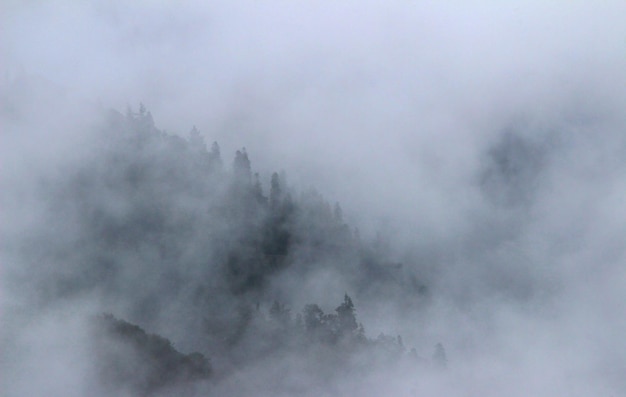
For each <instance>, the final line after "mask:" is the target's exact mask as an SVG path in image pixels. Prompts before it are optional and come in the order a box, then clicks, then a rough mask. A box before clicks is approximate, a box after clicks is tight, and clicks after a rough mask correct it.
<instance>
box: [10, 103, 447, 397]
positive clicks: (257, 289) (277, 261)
mask: <svg viewBox="0 0 626 397" xmlns="http://www.w3.org/2000/svg"><path fill="white" fill-rule="evenodd" d="M95 142H96V143H95V145H94V146H93V147H92V148H86V149H85V151H86V153H87V156H86V157H88V158H89V160H88V161H84V162H81V163H80V164H78V165H76V164H72V165H71V166H70V167H67V169H65V170H63V172H61V173H60V175H58V174H54V176H53V177H48V178H47V179H45V180H44V181H43V182H42V184H41V185H40V189H41V190H42V194H44V195H46V196H47V197H48V199H47V200H46V208H45V213H46V216H47V217H48V219H49V227H48V228H47V229H45V230H42V231H39V232H38V233H34V234H33V235H32V236H30V237H29V238H28V239H26V240H25V241H26V242H27V244H25V245H24V247H23V251H22V252H21V254H22V255H24V256H25V257H26V258H27V259H28V260H29V262H31V263H34V264H40V265H39V269H40V270H41V274H39V276H38V277H35V278H33V280H31V281H30V282H31V284H32V287H33V288H34V290H36V291H38V299H39V300H40V301H41V302H46V301H48V300H51V299H72V298H73V297H77V296H84V295H89V294H92V295H94V294H95V295H97V296H98V297H99V299H101V300H102V301H103V302H105V306H106V305H108V306H110V307H113V308H119V309H120V310H119V311H115V310H113V312H114V313H115V315H116V316H118V315H119V316H120V317H121V318H123V319H124V320H122V319H119V320H118V319H116V318H114V317H112V316H110V315H107V316H104V317H102V316H101V318H100V320H99V322H97V323H98V324H100V325H99V327H100V328H102V329H105V330H107V331H106V332H105V334H106V335H109V339H111V338H112V339H113V340H116V341H117V342H116V343H118V344H119V343H122V344H126V345H127V346H133V349H132V350H133V351H135V352H136V354H135V356H136V357H139V359H138V364H137V365H138V366H139V367H145V368H144V371H143V372H140V373H138V374H136V376H133V375H129V373H126V372H128V371H130V374H132V373H133V372H132V371H133V370H134V369H132V368H131V366H128V365H126V366H125V365H122V364H120V363H122V362H123V360H122V359H121V358H120V357H118V356H115V355H111V354H104V353H102V352H103V351H106V349H104V350H102V349H101V350H100V356H99V357H100V360H101V361H102V362H103V365H104V366H105V367H107V368H109V370H108V371H105V372H106V375H105V376H104V378H106V379H113V378H114V379H115V382H113V383H122V384H124V385H125V387H130V388H131V389H132V390H134V392H137V393H139V394H142V393H151V392H152V391H155V390H165V389H167V388H168V387H173V386H174V385H176V384H178V383H181V382H182V383H190V382H191V383H193V381H199V380H202V381H205V380H207V379H208V380H209V383H211V382H212V383H215V382H218V380H220V379H228V378H229V377H230V376H232V374H234V373H237V372H238V371H242V368H248V367H250V366H254V365H257V363H263V362H264V360H267V359H268V357H271V358H272V360H275V359H276V357H281V359H284V357H291V358H293V357H295V356H300V357H312V360H313V361H315V362H317V361H320V362H323V363H326V364H327V366H328V368H333V369H335V370H337V371H335V372H339V373H341V372H342V371H354V370H356V371H365V368H367V367H370V366H371V365H372V364H373V363H374V362H384V363H396V364H394V365H397V362H398V361H401V362H402V363H405V362H406V363H409V362H410V363H412V364H410V365H414V366H415V368H416V371H418V370H419V368H420V363H421V367H424V366H426V367H432V366H433V365H435V366H440V367H443V366H445V361H446V359H445V353H444V352H443V347H442V346H439V347H438V348H437V351H436V354H435V356H433V359H432V360H426V359H423V358H420V357H419V356H418V354H417V352H416V351H415V349H407V348H405V346H404V344H403V341H402V338H401V337H400V336H397V337H393V336H388V335H384V334H381V335H379V337H378V338H375V339H371V338H369V337H367V336H366V332H365V327H364V326H363V325H362V324H360V323H359V322H358V321H357V318H356V308H355V304H354V303H353V300H352V298H351V295H352V296H356V297H357V299H358V298H359V297H360V296H365V295H367V294H372V293H374V294H375V293H376V292H377V291H378V290H380V289H391V290H396V291H398V293H399V294H402V295H403V296H404V299H406V301H407V302H412V303H411V304H416V305H419V304H420V302H422V303H423V302H425V301H426V300H427V299H428V291H427V288H426V286H425V285H423V284H422V283H420V282H419V280H418V278H417V277H416V276H415V275H414V274H409V273H403V271H404V270H403V269H402V266H401V264H397V263H393V262H390V261H389V260H388V259H387V258H386V257H385V252H384V250H382V249H380V248H379V247H377V245H376V244H375V243H367V242H364V241H362V240H361V237H360V236H359V234H358V231H356V229H354V228H351V227H350V226H349V225H348V224H347V223H346V222H345V221H344V219H343V214H342V209H341V207H340V205H339V204H338V203H336V204H334V206H333V205H331V204H330V203H329V202H327V201H326V200H325V199H324V198H323V197H322V196H321V195H320V194H319V193H317V192H316V191H314V190H310V191H306V192H297V191H295V190H293V189H292V188H290V186H289V185H288V184H287V182H286V176H285V174H284V173H280V174H279V173H276V172H274V173H272V175H271V178H270V181H269V184H268V185H269V188H268V189H266V188H264V184H263V182H262V180H261V177H260V176H259V174H258V173H255V172H253V170H252V167H251V161H250V158H249V155H248V153H247V151H246V149H245V148H243V149H240V150H237V151H236V153H235V157H234V160H233V162H232V169H231V170H228V167H227V165H226V164H225V162H224V160H223V159H222V154H221V150H220V147H219V145H218V144H217V143H216V142H215V143H213V144H212V145H211V146H210V147H209V146H208V145H207V144H206V142H205V141H204V138H203V137H202V135H201V133H200V131H198V129H197V128H195V127H193V128H192V130H191V132H190V133H189V137H188V138H187V139H184V138H181V137H179V136H176V135H171V134H168V133H166V132H164V131H161V130H159V129H158V128H156V127H155V125H154V121H153V118H152V115H151V113H150V112H149V111H148V110H147V109H146V108H145V107H144V106H143V105H141V106H140V108H139V110H138V112H134V111H132V110H130V109H129V110H128V111H127V113H126V115H123V114H121V113H119V112H117V111H113V110H111V111H109V112H108V114H107V116H106V117H105V120H104V122H103V123H102V124H101V125H100V126H99V127H98V128H97V132H96V134H95ZM265 190H268V192H267V193H265ZM32 247H37V248H36V249H32ZM35 266H37V265H35ZM320 271H324V272H326V274H327V275H329V276H330V277H332V278H333V279H335V284H333V285H341V286H343V289H344V290H345V291H350V293H348V292H346V293H345V294H344V298H343V301H342V302H341V303H340V304H339V306H337V307H336V308H335V309H334V312H330V313H325V312H324V310H323V309H322V308H321V306H319V305H318V304H316V303H307V304H305V305H304V307H303V309H302V311H301V312H298V313H295V310H297V309H296V307H295V306H294V303H293V302H290V301H289V299H290V297H291V294H292V292H290V291H292V290H293V288H295V289H298V288H300V286H301V285H304V284H305V283H306V282H307V280H309V279H311V278H312V277H311V275H314V274H317V273H316V272H320ZM365 280H368V282H364V281H365ZM328 288H330V286H329V287H328ZM328 288H327V293H328V292H329V291H328ZM332 293H335V294H336V293H339V291H332ZM317 298H318V297H314V296H311V297H308V299H310V300H309V302H311V301H314V299H317ZM294 313H295V315H294ZM103 319H104V320H103ZM127 320H128V321H130V322H127ZM133 323H135V324H141V325H142V327H145V329H149V330H151V332H152V330H155V331H156V332H157V333H158V334H163V335H168V337H171V338H173V339H174V340H176V341H177V345H180V346H181V349H180V351H195V352H198V353H192V354H190V355H185V354H183V353H180V352H179V351H177V349H174V348H173V347H172V344H171V342H169V340H167V339H164V338H162V337H161V336H158V335H157V334H147V333H146V332H145V331H144V330H143V329H144V328H140V327H139V326H137V325H134V324H133ZM155 352H157V353H155ZM401 358H402V359H401ZM116 363H117V364H116ZM402 365H404V364H402ZM322 367H324V366H322ZM322 367H317V366H316V368H318V369H319V368H322ZM111 368H112V369H111ZM338 369H340V370H338ZM321 373H324V371H323V370H322V371H321V372H320V374H321ZM111 374H113V375H111Z"/></svg>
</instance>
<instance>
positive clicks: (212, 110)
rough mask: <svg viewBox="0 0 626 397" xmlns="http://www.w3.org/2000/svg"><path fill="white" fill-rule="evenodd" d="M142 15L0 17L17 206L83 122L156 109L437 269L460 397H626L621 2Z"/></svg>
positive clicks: (360, 4)
mask: <svg viewBox="0 0 626 397" xmlns="http://www.w3.org/2000/svg"><path fill="white" fill-rule="evenodd" d="M128 3H129V2H125V1H85V2H77V1H48V2H44V1H7V0H5V1H3V3H2V6H0V8H1V9H2V11H1V12H0V46H1V47H0V50H1V59H2V61H1V62H0V69H1V70H2V87H3V89H2V91H4V93H3V94H0V95H2V96H3V98H2V99H3V102H4V103H5V104H6V103H11V104H13V103H17V104H18V105H17V106H18V107H19V108H20V109H22V110H23V111H24V114H23V115H22V116H21V117H20V118H17V119H15V118H11V117H9V116H7V114H6V112H5V113H3V115H2V117H3V118H2V123H3V124H4V127H2V132H0V145H1V146H2V148H1V149H0V155H2V156H3V157H4V158H5V160H4V161H3V163H4V164H3V167H2V168H3V169H2V170H1V171H0V176H1V177H2V181H3V189H5V193H6V191H15V192H17V191H18V188H19V187H20V186H21V184H20V182H19V181H20V180H22V179H28V177H29V176H30V175H31V172H32V169H31V168H32V167H30V166H29V164H28V162H30V161H35V160H38V161H39V163H41V164H46V165H47V166H49V165H53V164H54V162H55V161H61V160H62V159H63V158H64V157H66V156H67V155H68V154H71V153H72V150H71V149H72V146H73V145H78V144H81V140H80V131H81V126H83V125H88V124H89V123H90V121H91V118H90V117H91V113H90V112H89V111H85V113H81V112H82V109H83V108H82V107H80V106H78V105H76V104H77V103H82V102H85V103H93V104H99V105H101V106H103V107H104V108H109V107H112V108H116V109H118V110H120V111H124V110H125V108H126V107H127V106H128V105H131V106H134V107H136V106H137V104H138V103H139V102H140V101H141V102H143V103H145V104H146V106H147V107H148V109H150V110H151V111H152V114H153V115H154V117H155V121H156V124H157V126H158V127H160V128H164V129H166V130H167V131H168V132H172V133H179V134H181V135H184V136H186V135H187V133H188V131H189V130H190V129H191V127H192V125H196V126H197V127H198V128H199V129H200V131H201V132H202V133H203V134H204V135H205V137H206V138H207V140H209V141H212V140H217V141H218V142H220V144H221V145H222V148H223V151H222V152H223V154H224V157H225V162H226V164H230V161H231V155H232V153H233V152H234V151H235V150H236V149H237V148H240V147H242V146H246V147H247V149H248V152H249V153H250V156H251V160H252V163H253V168H255V169H257V170H259V171H260V172H261V175H262V177H264V178H265V179H266V180H267V179H269V175H270V173H271V172H272V171H274V170H280V169H285V170H287V175H288V179H289V180H290V182H291V183H293V184H294V185H296V186H299V187H309V186H315V187H316V188H317V189H318V190H320V191H321V192H322V193H323V194H324V195H325V196H326V197H327V198H328V199H329V200H331V201H335V200H337V201H340V202H341V203H342V205H343V206H344V213H345V214H346V217H347V218H348V220H349V221H350V222H352V223H353V224H356V225H359V227H361V228H362V229H363V230H365V233H373V230H375V229H379V230H381V229H382V230H384V231H385V232H386V233H388V234H389V235H391V236H396V239H395V241H396V243H397V245H398V246H399V247H398V248H406V247H407V246H408V247H413V248H420V249H423V250H424V252H428V254H425V256H426V257H428V258H431V259H432V260H433V261H435V258H436V262H437V264H438V265H442V266H443V267H442V269H443V270H441V279H440V280H439V281H438V284H437V285H438V288H439V289H440V292H441V293H442V296H445V298H441V302H437V303H436V304H435V307H434V308H433V309H432V310H431V312H432V313H433V314H432V318H430V321H431V324H432V326H431V328H430V329H428V330H422V331H420V332H422V333H423V334H424V335H426V336H427V337H428V336H432V335H435V334H438V335H443V338H444V339H445V342H447V344H448V346H450V347H451V348H450V349H451V350H454V349H455V348H457V349H459V351H461V349H466V350H464V351H463V353H459V354H467V356H468V357H469V361H468V363H469V364H466V367H463V368H460V369H459V372H458V373H457V374H456V375H457V378H456V379H457V382H459V383H458V385H456V386H450V387H451V389H450V390H455V392H456V393H457V394H455V395H469V394H464V393H463V392H462V391H460V390H463V389H464V388H465V389H466V390H472V393H476V394H483V395H484V394H486V395H489V394H488V393H489V392H490V391H491V392H492V393H493V390H494V389H492V388H491V386H492V385H494V382H495V381H494V380H493V379H498V381H497V382H495V388H496V390H508V388H509V385H511V384H514V385H517V386H519V387H518V388H517V391H515V392H507V393H504V394H506V395H546V396H550V395H565V394H564V393H567V395H580V396H591V395H602V394H598V392H603V393H605V394H603V395H610V393H614V395H616V396H617V395H626V381H624V379H625V378H626V377H624V376H623V375H622V374H624V373H626V343H625V342H624V339H623V335H626V292H625V291H626V206H625V204H626V112H625V111H624V109H626V23H624V22H625V21H626V2H624V1H618V0H616V1H608V0H607V1H593V2H591V1H588V2H583V1H565V0H563V1H508V2H496V1H449V2H437V1H419V0H414V1H408V0H405V1H386V2H384V3H383V2H380V1H356V0H355V1H301V2H295V1H265V2H260V1H197V2H193V1H187V2H171V3H169V2H164V1H158V2H157V1H153V2H149V1H139V2H132V4H128ZM19 76H26V79H28V80H29V81H31V84H32V85H33V87H45V89H43V91H44V92H48V93H50V92H52V93H54V95H52V96H46V95H39V94H37V95H34V94H33V93H34V92H39V91H38V90H35V89H33V91H32V92H13V91H11V90H9V89H5V88H6V87H9V85H10V82H11V81H13V80H14V79H16V78H17V77H19ZM75 106H76V107H75ZM81 106H82V105H81ZM81 114H82V116H83V117H79V116H78V115H81ZM507 136H515V138H514V139H513V141H514V142H521V143H519V144H518V143H513V144H511V145H512V146H511V147H512V148H513V149H511V150H512V153H513V154H511V155H510V156H517V155H519V156H521V157H520V159H519V163H518V165H519V168H520V169H521V171H520V174H519V175H523V177H518V178H517V179H513V180H510V179H507V178H508V176H507V175H496V176H493V175H494V172H496V171H497V166H496V165H494V164H497V161H496V160H494V159H497V158H498V156H500V155H502V153H509V152H507V149H506V148H507V147H509V146H507V143H506V142H509V141H507V139H509V138H506V137H507ZM503 142H504V143H503ZM520 147H528V148H529V149H528V150H526V149H524V150H526V151H524V150H522V149H519V148H520ZM519 153H526V154H519ZM529 153H530V154H529ZM507 158H509V159H510V157H507ZM494 167H495V168H494ZM494 169H496V171H493V170H494ZM518 171H519V170H518ZM496 174H497V172H496ZM490 178H491V179H490ZM494 178H495V179H494ZM494 180H495V181H496V182H493V183H494V185H493V186H495V187H489V186H491V185H489V183H491V182H485V181H494ZM485 186H487V187H485ZM489 189H492V190H489ZM493 189H495V193H494V191H493ZM502 196H506V197H508V199H507V200H509V201H506V200H505V201H506V202H502V201H499V200H500V197H502ZM522 196H523V199H521V198H520V197H522ZM494 197H495V198H494ZM511 197H512V198H511ZM11 202H13V203H14V202H15V200H14V201H11ZM16 208H17V207H16ZM24 208H25V207H24ZM21 210H23V211H24V212H26V210H24V209H23V208H22V209H21ZM34 217H35V216H34V215H32V214H31V219H30V220H26V221H24V220H21V221H20V222H18V223H17V224H13V223H9V222H6V221H3V222H4V223H5V224H4V225H3V226H2V231H3V232H4V233H6V231H7V230H9V229H11V228H14V227H16V228H18V229H19V227H24V228H25V227H28V226H32V225H33V224H36V222H37V220H36V219H32V218H34ZM5 219H13V218H12V217H7V218H5ZM29 222H32V223H29ZM431 255H432V256H431ZM520 285H522V287H520ZM528 290H531V291H532V292H528ZM484 291H495V292H493V293H492V292H489V293H484V295H483V292H484ZM546 296H550V298H546ZM0 298H2V299H5V301H7V300H8V299H9V298H8V297H6V296H4V297H3V296H2V295H0ZM470 298H471V299H470ZM465 299H470V301H471V302H477V303H476V305H475V306H472V307H471V308H470V309H467V307H463V305H459V306H458V307H457V306H454V305H453V304H452V303H451V302H456V303H458V302H459V301H462V300H465ZM518 300H519V301H521V302H523V304H519V305H518V304H517V303H518ZM529 302H530V303H529ZM428 315H431V314H428ZM369 320H370V321H372V322H373V326H372V327H373V328H374V329H377V328H376V327H377V326H379V327H380V328H381V329H385V331H387V329H386V328H389V329H393V330H396V329H400V330H401V331H403V332H405V333H406V332H409V331H408V330H409V328H410V326H411V325H410V324H407V323H406V322H405V321H403V319H402V316H401V315H398V316H396V314H395V313H392V314H389V317H385V318H380V319H379V320H378V322H376V321H377V320H376V319H375V318H372V319H369ZM385 327H386V328H385ZM461 328H462V329H463V330H465V333H459V332H457V331H458V329H461ZM393 330H392V331H393ZM481 334H485V335H488V336H489V337H490V339H489V341H484V340H482V341H480V342H478V341H477V339H478V338H479V337H480V335H481ZM476 345H478V346H479V347H480V348H478V347H475V348H472V346H476ZM473 349H474V350H473ZM479 350H480V354H479V353H478V351H479ZM469 368H479V369H478V370H476V373H473V372H472V371H471V370H470V369H469ZM522 385H523V386H522ZM464 386H467V387H464ZM509 391H510V390H509ZM451 393H452V392H451ZM515 393H518V394H515ZM542 393H543V394H542ZM607 393H609V394H607ZM620 393H621V394H620ZM492 395H502V393H500V394H499V393H495V394H492Z"/></svg>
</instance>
